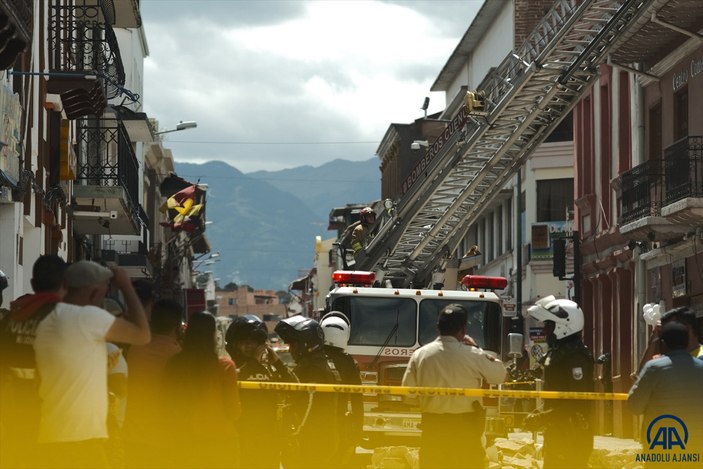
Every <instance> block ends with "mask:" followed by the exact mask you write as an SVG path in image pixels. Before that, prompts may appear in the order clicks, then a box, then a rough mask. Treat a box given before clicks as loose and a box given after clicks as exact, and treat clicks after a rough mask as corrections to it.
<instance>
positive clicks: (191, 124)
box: [154, 121, 198, 135]
mask: <svg viewBox="0 0 703 469" xmlns="http://www.w3.org/2000/svg"><path fill="white" fill-rule="evenodd" d="M197 126H198V123H197V122H195V121H181V122H179V123H178V125H176V128H175V129H170V130H162V131H160V132H154V135H161V134H167V133H169V132H178V131H179V130H187V129H194V128H196V127H197Z"/></svg>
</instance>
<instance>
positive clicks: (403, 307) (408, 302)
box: [342, 297, 417, 347]
mask: <svg viewBox="0 0 703 469" xmlns="http://www.w3.org/2000/svg"><path fill="white" fill-rule="evenodd" d="M345 300H349V301H348V303H349V304H348V305H347V308H348V312H347V317H349V322H350V323H351V326H350V337H349V345H391V346H395V347H412V346H413V345H415V337H416V335H417V327H416V324H415V323H416V316H417V313H416V308H417V306H416V303H415V301H414V300H413V299H410V298H377V297H376V298H374V297H371V298H364V297H354V298H345ZM342 312H344V311H342Z"/></svg>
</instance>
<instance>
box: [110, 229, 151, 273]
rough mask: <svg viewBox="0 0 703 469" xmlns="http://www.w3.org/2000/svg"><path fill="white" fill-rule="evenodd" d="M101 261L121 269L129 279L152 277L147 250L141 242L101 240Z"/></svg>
mask: <svg viewBox="0 0 703 469" xmlns="http://www.w3.org/2000/svg"><path fill="white" fill-rule="evenodd" d="M101 260H102V261H103V262H106V263H108V264H110V263H111V264H113V265H119V266H120V267H123V268H124V269H125V270H126V271H127V274H128V275H129V277H130V278H150V277H153V275H154V273H153V266H152V265H151V261H150V260H149V250H148V249H147V247H146V244H144V243H143V242H142V241H136V240H115V239H112V238H111V239H103V243H102V256H101Z"/></svg>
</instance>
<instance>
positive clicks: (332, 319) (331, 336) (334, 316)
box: [320, 311, 349, 350]
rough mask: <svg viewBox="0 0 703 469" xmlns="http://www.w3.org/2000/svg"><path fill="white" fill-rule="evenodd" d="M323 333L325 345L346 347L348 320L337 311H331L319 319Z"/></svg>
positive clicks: (343, 348)
mask: <svg viewBox="0 0 703 469" xmlns="http://www.w3.org/2000/svg"><path fill="white" fill-rule="evenodd" d="M320 326H322V331H323V332H324V333H325V345H331V346H332V347H337V348H340V349H342V350H346V349H347V342H349V320H348V319H347V317H346V316H345V315H344V314H343V313H340V312H339V311H331V312H329V313H328V314H326V315H325V316H323V318H322V320H321V321H320Z"/></svg>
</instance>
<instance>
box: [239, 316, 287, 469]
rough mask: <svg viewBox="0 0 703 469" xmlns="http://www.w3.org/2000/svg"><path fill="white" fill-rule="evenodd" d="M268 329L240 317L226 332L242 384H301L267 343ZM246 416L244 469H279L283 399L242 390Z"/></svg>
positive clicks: (254, 319) (242, 447) (242, 445)
mask: <svg viewBox="0 0 703 469" xmlns="http://www.w3.org/2000/svg"><path fill="white" fill-rule="evenodd" d="M267 339H268V329H267V327H266V324H265V323H264V322H263V321H261V320H260V319H259V318H257V317H246V318H245V317H241V316H238V317H237V318H235V320H234V321H233V322H232V323H231V324H230V325H229V327H228V328H227V332H226V333H225V350H227V353H228V354H229V356H230V357H232V360H233V361H234V363H235V364H236V366H237V377H238V379H239V380H242V381H271V382H297V381H298V380H297V378H296V377H295V375H294V374H293V373H292V372H291V371H290V370H289V369H288V367H286V365H285V364H284V363H283V361H282V360H281V359H280V358H279V356H278V355H277V354H276V352H275V351H274V350H273V349H272V348H271V346H270V345H268V344H267ZM239 399H240V401H241V404H242V413H241V416H240V418H239V426H240V428H241V431H240V432H239V437H240V460H241V465H242V467H247V468H257V469H258V468H270V469H279V467H280V464H281V452H280V443H281V435H280V431H279V429H278V428H277V426H276V425H275V424H274V423H275V422H278V420H279V419H278V409H279V404H281V405H282V402H281V401H282V398H281V396H280V395H279V394H278V393H274V392H273V391H267V392H261V391H258V390H255V389H242V390H240V391H239Z"/></svg>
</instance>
